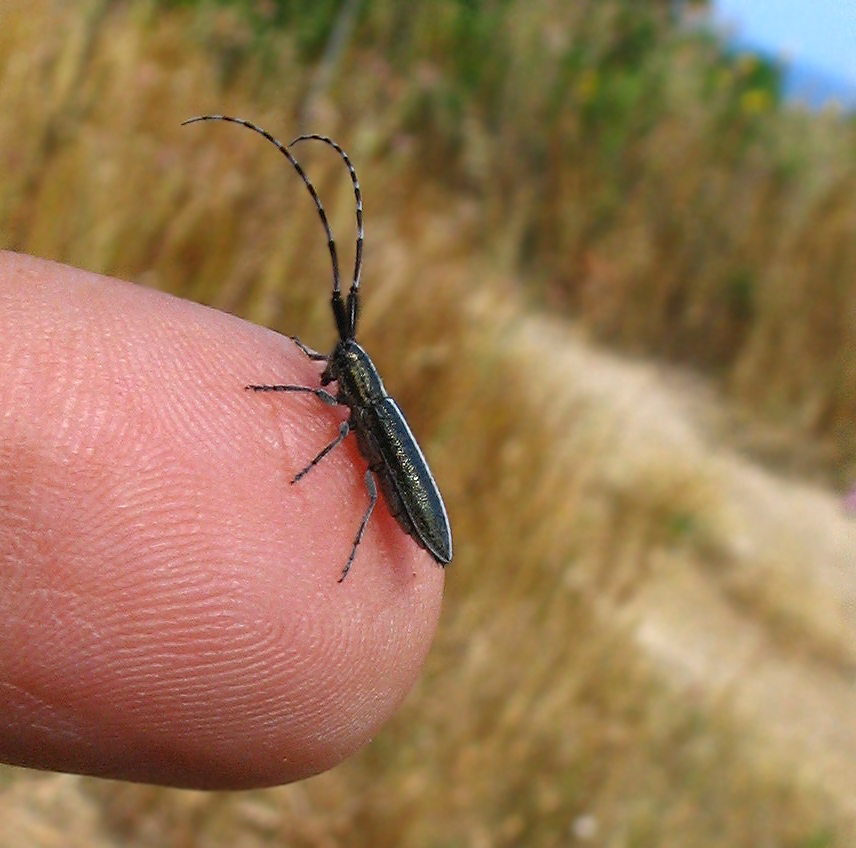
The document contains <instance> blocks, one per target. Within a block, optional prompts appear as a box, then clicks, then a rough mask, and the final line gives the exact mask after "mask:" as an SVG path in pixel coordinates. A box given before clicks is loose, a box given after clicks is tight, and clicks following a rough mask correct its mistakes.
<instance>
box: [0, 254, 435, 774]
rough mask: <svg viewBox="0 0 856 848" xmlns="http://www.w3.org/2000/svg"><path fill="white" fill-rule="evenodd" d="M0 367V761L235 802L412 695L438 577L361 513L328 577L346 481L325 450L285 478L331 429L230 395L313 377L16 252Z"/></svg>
mask: <svg viewBox="0 0 856 848" xmlns="http://www.w3.org/2000/svg"><path fill="white" fill-rule="evenodd" d="M10 304H14V310H10V309H8V308H7V309H4V306H5V307H9V305H10ZM70 304H73V309H69V305H70ZM13 315H14V317H12V316H13ZM10 322H14V327H13V326H12V325H11V323H10ZM4 323H6V326H5V327H3V326H2V325H3V324H4ZM4 339H5V343H4ZM13 339H14V343H13V341H12V340H13ZM0 361H3V362H4V364H6V365H8V366H9V368H8V369H7V370H5V371H4V377H3V380H2V381H0V382H4V383H5V385H6V388H5V389H4V390H3V391H4V395H3V397H4V410H5V411H6V413H7V414H6V415H5V416H0V427H3V432H2V438H0V444H2V445H3V450H2V451H0V477H2V478H3V479H4V480H5V481H6V482H7V484H8V485H5V486H3V487H0V558H2V559H3V561H4V562H6V563H8V567H5V568H4V569H3V570H2V571H0V583H2V586H0V618H2V620H3V622H4V625H3V627H2V628H0V669H2V670H3V673H4V675H5V679H4V680H2V681H0V757H2V758H5V759H6V760H7V761H9V762H15V763H18V764H24V765H31V766H36V767H42V768H59V769H63V770H70V771H80V772H85V773H90V774H99V775H102V776H110V777H120V778H125V779H131V780H144V781H149V782H154V783H165V784H170V785H180V786H197V787H209V788H214V787H218V788H247V787H251V786H261V785H270V784H276V783H283V782H288V781H289V780H295V779H298V778H301V777H305V776H308V775H309V774H314V773H316V772H318V771H320V770H323V769H324V768H329V767H330V766H331V765H334V764H335V763H336V762H338V761H340V760H341V759H342V758H344V757H345V756H347V755H349V754H350V753H352V752H353V751H354V750H356V749H357V748H359V747H360V746H361V745H362V744H364V743H365V742H366V741H367V740H368V739H369V738H370V737H371V736H372V735H373V734H374V733H375V732H376V730H377V729H378V727H380V725H381V724H382V723H383V722H384V721H385V720H386V719H387V718H388V717H389V716H390V715H391V714H392V712H393V711H394V710H395V708H396V707H397V705H398V704H399V703H400V701H401V700H402V699H403V698H404V696H405V694H406V693H407V691H408V690H409V688H410V686H411V685H412V683H413V682H414V680H415V679H416V676H417V675H418V672H419V668H420V667H421V664H422V662H423V661H424V658H425V655H426V654H427V651H428V648H429V646H430V642H431V639H432V637H433V633H434V630H435V628H436V624H437V620H438V617H439V612H440V604H441V599H442V593H443V569H442V568H440V567H439V566H437V565H436V564H435V563H433V562H432V561H431V559H430V557H429V556H428V555H427V554H426V553H425V552H424V551H422V550H421V549H419V548H418V547H417V546H416V544H415V542H414V541H413V539H411V538H410V537H409V536H407V535H405V534H404V533H403V532H402V530H401V528H400V527H399V526H398V524H397V523H396V522H395V521H394V519H392V517H391V516H390V515H389V513H388V511H386V510H385V509H383V508H380V505H379V507H378V508H377V509H376V510H375V514H374V515H373V516H372V520H371V521H370V523H369V526H368V528H367V530H366V534H365V536H364V538H363V541H362V543H361V544H360V546H359V549H358V551H357V555H356V556H355V559H354V562H353V564H352V568H351V569H350V571H349V573H348V576H347V579H345V580H344V581H342V582H337V581H338V579H339V577H340V575H341V570H342V567H343V563H344V561H345V560H346V558H347V555H348V551H349V549H350V545H351V540H352V539H353V537H354V530H355V528H356V527H357V526H358V524H359V521H360V518H361V516H362V514H363V512H364V509H365V499H366V493H365V488H364V486H363V482H362V477H363V470H362V469H363V468H364V461H363V460H362V459H361V457H360V456H359V453H358V451H357V450H356V447H355V446H354V445H353V444H350V442H351V441H353V440H346V444H344V445H342V446H341V448H338V449H337V450H336V451H334V452H333V453H332V454H331V456H330V457H328V458H327V459H325V461H324V463H323V465H322V466H319V467H318V468H316V469H314V470H313V473H312V474H309V475H307V476H306V477H305V478H304V479H302V480H301V481H300V482H299V483H298V484H296V485H292V484H291V483H290V480H291V479H292V477H293V476H294V473H295V469H299V468H300V467H303V466H302V464H305V462H306V461H308V459H311V458H312V456H314V455H315V454H314V452H317V450H318V448H319V446H323V444H325V443H326V442H325V439H329V438H330V437H331V436H330V434H331V433H332V434H333V435H335V433H336V430H337V427H338V421H339V420H341V417H342V410H338V409H331V408H330V407H329V406H327V405H325V404H323V403H318V402H317V399H316V398H313V397H312V396H311V395H308V396H302V395H294V396H291V395H274V394H263V393H252V392H248V391H247V390H246V387H247V386H248V385H250V384H252V383H263V382H295V383H299V382H307V384H308V381H311V380H313V379H314V380H316V381H317V379H318V364H317V363H313V362H311V361H309V360H308V359H307V358H306V356H305V355H304V354H303V353H302V352H301V351H300V350H299V349H297V348H296V346H295V345H294V344H293V343H292V342H291V341H290V340H288V339H285V338H284V337H282V336H278V335H276V334H274V333H271V332H270V331H266V330H263V329H262V328H259V327H254V326H252V325H249V324H246V323H245V322H242V321H239V320H238V319H236V318H233V317H231V316H228V315H224V314H223V313H219V312H216V311H214V310H210V309H205V308H204V307H200V306H198V305H196V304H192V303H188V302H185V301H181V300H178V299H176V298H171V297H168V296H166V295H162V294H159V293H157V292H152V291H148V290H145V289H141V288H139V287H136V286H131V285H129V284H126V283H121V282H118V281H115V280H110V279H108V278H104V277H100V276H98V275H92V274H86V273H84V272H81V271H77V270H75V269H71V268H67V267H66V266H60V265H56V264H54V263H49V262H44V261H41V260H36V259H32V258H29V257H20V256H17V255H14V254H0ZM45 386H49V391H47V392H46V391H45V390H44V387H45ZM307 458H308V459H307Z"/></svg>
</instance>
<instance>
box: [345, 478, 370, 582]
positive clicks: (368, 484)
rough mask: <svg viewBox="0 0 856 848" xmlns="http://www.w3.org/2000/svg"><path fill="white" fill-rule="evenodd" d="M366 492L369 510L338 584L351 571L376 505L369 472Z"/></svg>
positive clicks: (358, 531) (361, 523)
mask: <svg viewBox="0 0 856 848" xmlns="http://www.w3.org/2000/svg"><path fill="white" fill-rule="evenodd" d="M365 481H366V490H367V491H368V493H369V508H368V509H367V510H366V514H365V515H364V516H363V520H362V521H361V522H360V529H359V530H357V536H356V538H355V539H354V547H353V548H351V555H350V556H349V557H348V561H347V562H346V563H345V569H344V571H343V572H342V576H341V577H340V578H339V582H340V583H341V582H342V581H343V580H344V579H345V578H346V577H347V576H348V572H349V571H350V570H351V564H352V563H353V561H354V557H355V556H356V555H357V548H358V547H359V546H360V542H362V540H363V533H365V532H366V527H368V523H369V518H371V515H372V510H373V509H374V508H375V504H376V503H377V486H376V485H375V481H374V475H373V474H372V473H371V471H366V477H365Z"/></svg>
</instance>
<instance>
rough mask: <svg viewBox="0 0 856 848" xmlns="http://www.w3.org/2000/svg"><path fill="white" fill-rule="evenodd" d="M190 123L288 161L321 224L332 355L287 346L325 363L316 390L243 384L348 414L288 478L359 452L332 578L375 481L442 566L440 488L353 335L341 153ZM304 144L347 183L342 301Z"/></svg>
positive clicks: (447, 538)
mask: <svg viewBox="0 0 856 848" xmlns="http://www.w3.org/2000/svg"><path fill="white" fill-rule="evenodd" d="M196 121H228V122H230V123H233V124H240V125H241V126H243V127H247V128H248V129H251V130H253V132H256V133H258V134H259V135H261V136H264V138H266V139H267V140H268V141H269V142H270V143H271V144H273V145H274V146H275V147H276V148H277V149H278V150H279V152H280V153H282V155H283V156H285V158H286V159H288V161H289V162H290V163H291V165H292V167H293V168H294V169H295V170H296V171H297V173H298V174H299V175H300V177H301V178H302V180H303V183H304V185H305V186H306V188H307V189H308V190H309V194H310V195H311V196H312V199H313V201H314V202H315V207H316V208H317V210H318V214H319V216H320V218H321V223H322V224H323V225H324V232H325V234H326V236H327V244H328V247H329V250H330V259H331V261H332V265H333V298H332V306H333V317H334V318H335V320H336V329H337V330H338V332H339V341H338V342H337V343H336V346H335V347H334V348H333V352H332V353H330V354H329V355H324V354H322V353H316V352H315V351H313V350H310V349H309V348H307V347H306V346H305V345H304V344H303V343H302V342H301V341H300V340H299V339H298V338H296V337H294V336H292V339H293V341H294V342H295V344H297V346H298V347H299V348H300V349H301V350H302V351H303V352H304V353H305V354H306V355H307V356H308V357H309V358H310V359H312V360H313V361H317V362H325V363H326V367H325V368H324V371H323V372H322V374H321V386H320V387H318V388H312V387H311V386H285V385H250V386H247V387H246V388H247V389H250V390H252V391H255V392H309V393H311V394H313V395H315V396H316V397H317V398H319V399H320V400H322V401H323V402H324V403H327V404H330V405H339V404H341V405H344V406H347V407H348V409H349V410H350V415H349V416H348V419H347V421H343V422H342V424H341V425H340V427H339V433H338V435H337V436H336V438H335V439H333V441H332V442H330V444H328V445H327V446H326V447H324V448H323V449H322V450H321V451H320V452H319V453H318V455H317V456H316V457H315V458H314V459H313V460H312V461H311V462H310V463H309V464H308V465H307V466H306V467H305V468H303V469H302V470H301V471H299V472H298V473H297V474H295V475H294V478H293V479H292V481H291V482H292V483H296V482H297V481H298V480H300V479H301V478H303V477H304V476H305V475H306V474H307V473H308V472H309V471H310V470H311V469H312V468H314V467H315V466H316V465H317V464H318V463H319V462H320V461H321V460H322V459H324V457H325V456H327V454H329V453H330V451H332V450H333V449H334V448H335V447H337V446H338V445H340V444H341V443H342V442H343V441H344V440H345V439H346V438H347V436H348V435H349V434H350V433H352V432H353V433H354V434H355V435H356V437H357V445H358V446H359V449H360V453H361V454H362V455H363V457H365V459H366V461H367V462H368V470H367V471H366V474H365V484H366V490H367V491H368V495H369V505H368V508H367V509H366V511H365V514H364V515H363V518H362V521H361V522H360V526H359V528H358V529H357V535H356V536H355V537H354V541H353V546H352V548H351V553H350V555H349V556H348V560H347V562H346V563H345V567H344V569H343V571H342V575H341V577H339V582H340V583H341V582H342V581H343V580H344V579H345V577H346V576H347V574H348V571H350V568H351V565H352V564H353V562H354V557H356V555H357V549H358V548H359V546H360V542H361V541H362V538H363V534H364V533H365V530H366V527H367V525H368V523H369V518H370V517H371V514H372V510H373V509H374V507H375V503H377V486H376V485H375V479H377V482H378V483H379V484H380V490H381V493H382V494H383V497H384V500H385V501H386V504H387V507H388V508H389V512H390V514H391V515H392V516H393V517H394V518H395V520H396V521H397V522H398V523H399V525H400V526H401V528H402V529H403V530H404V532H405V533H407V534H408V535H410V536H412V537H413V539H414V540H415V541H416V543H417V544H418V545H420V546H421V547H423V548H425V550H427V551H428V553H430V554H431V556H433V557H434V559H435V560H436V561H437V562H439V563H440V564H441V565H446V564H447V563H448V562H450V561H451V559H452V530H451V528H450V527H449V518H448V516H447V514H446V507H445V506H444V504H443V498H442V497H441V495H440V490H439V489H438V488H437V484H436V482H435V481H434V477H433V476H432V475H431V471H430V469H429V468H428V463H427V462H426V461H425V457H424V456H423V455H422V451H421V450H420V449H419V445H418V444H417V442H416V439H415V438H414V436H413V433H412V432H411V430H410V427H408V426H407V421H405V419H404V415H403V414H402V412H401V410H400V409H399V407H398V404H396V402H395V401H394V400H393V399H392V398H391V397H390V396H389V395H388V394H387V393H386V389H385V388H384V385H383V382H382V381H381V379H380V374H378V372H377V368H375V366H374V363H373V362H372V361H371V358H370V357H369V355H368V354H367V353H366V351H365V350H364V349H363V348H362V346H361V345H360V344H359V343H358V342H357V340H356V338H355V337H354V336H355V332H356V326H357V314H358V312H359V289H360V273H361V271H362V255H363V202H362V194H361V192H360V183H359V180H358V179H357V173H356V171H355V170H354V166H353V165H352V164H351V160H350V159H349V158H348V155H347V153H345V151H344V150H343V149H342V148H341V147H340V146H339V145H338V144H337V143H336V142H335V141H333V140H332V139H330V138H327V136H323V135H315V134H312V135H301V136H298V137H297V138H295V139H294V141H292V142H291V143H290V144H288V145H284V144H282V143H281V142H280V141H277V139H275V138H274V137H273V136H272V135H271V134H270V133H269V132H267V131H266V130H263V129H262V128H261V127H259V126H256V125H255V124H253V123H251V122H250V121H245V120H243V119H242V118H233V117H229V116H227V115H199V116H198V117H195V118H190V119H189V120H187V121H184V123H185V124H192V123H195V122H196ZM311 139H314V140H316V141H323V142H324V143H325V144H328V145H330V146H331V147H332V148H333V149H334V150H336V152H337V153H338V154H339V156H341V157H342V159H343V160H344V162H345V164H346V165H347V167H348V172H349V173H350V175H351V182H352V183H353V186H354V199H355V201H356V213H357V245H356V256H355V259H354V277H353V282H352V283H351V289H350V291H349V292H348V297H347V299H343V298H342V294H341V290H340V281H339V261H338V256H337V253H336V244H335V242H334V240H333V232H332V230H331V228H330V223H329V221H328V220H327V215H326V213H325V212H324V207H323V206H322V205H321V200H320V199H319V197H318V193H317V192H316V191H315V187H314V186H313V185H312V183H311V182H310V180H309V178H308V177H307V176H306V173H305V172H304V170H303V168H302V167H301V166H300V164H299V163H298V161H297V160H296V159H295V158H294V156H292V154H291V152H290V150H289V148H290V147H292V146H293V145H295V144H297V143H298V142H300V141H306V140H311ZM331 383H335V384H336V391H335V394H334V393H331V392H329V391H327V390H326V389H325V388H323V387H324V386H328V385H330V384H331Z"/></svg>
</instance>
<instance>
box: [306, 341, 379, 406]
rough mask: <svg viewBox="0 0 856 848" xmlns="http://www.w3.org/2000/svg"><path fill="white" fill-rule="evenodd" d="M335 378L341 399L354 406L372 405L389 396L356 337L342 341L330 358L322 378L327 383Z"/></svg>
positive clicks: (341, 401) (342, 401)
mask: <svg viewBox="0 0 856 848" xmlns="http://www.w3.org/2000/svg"><path fill="white" fill-rule="evenodd" d="M334 380H335V381H336V384H337V386H338V398H339V401H340V403H346V404H347V405H348V406H349V407H351V408H352V409H353V408H354V407H365V406H371V405H372V404H373V403H376V402H377V401H379V400H381V399H382V398H385V397H386V396H387V395H386V389H385V388H384V385H383V382H382V381H381V379H380V375H379V374H378V373H377V368H375V366H374V363H373V362H372V361H371V358H370V357H369V355H368V354H367V353H366V352H365V350H363V348H362V346H361V345H360V344H358V343H357V342H356V341H355V340H354V339H345V340H343V341H340V342H339V343H338V344H337V345H336V347H335V348H334V349H333V352H332V353H331V354H330V358H329V359H328V360H327V368H326V369H325V370H324V374H323V376H322V378H321V382H322V383H324V384H325V385H326V384H327V383H332V382H333V381H334Z"/></svg>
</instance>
